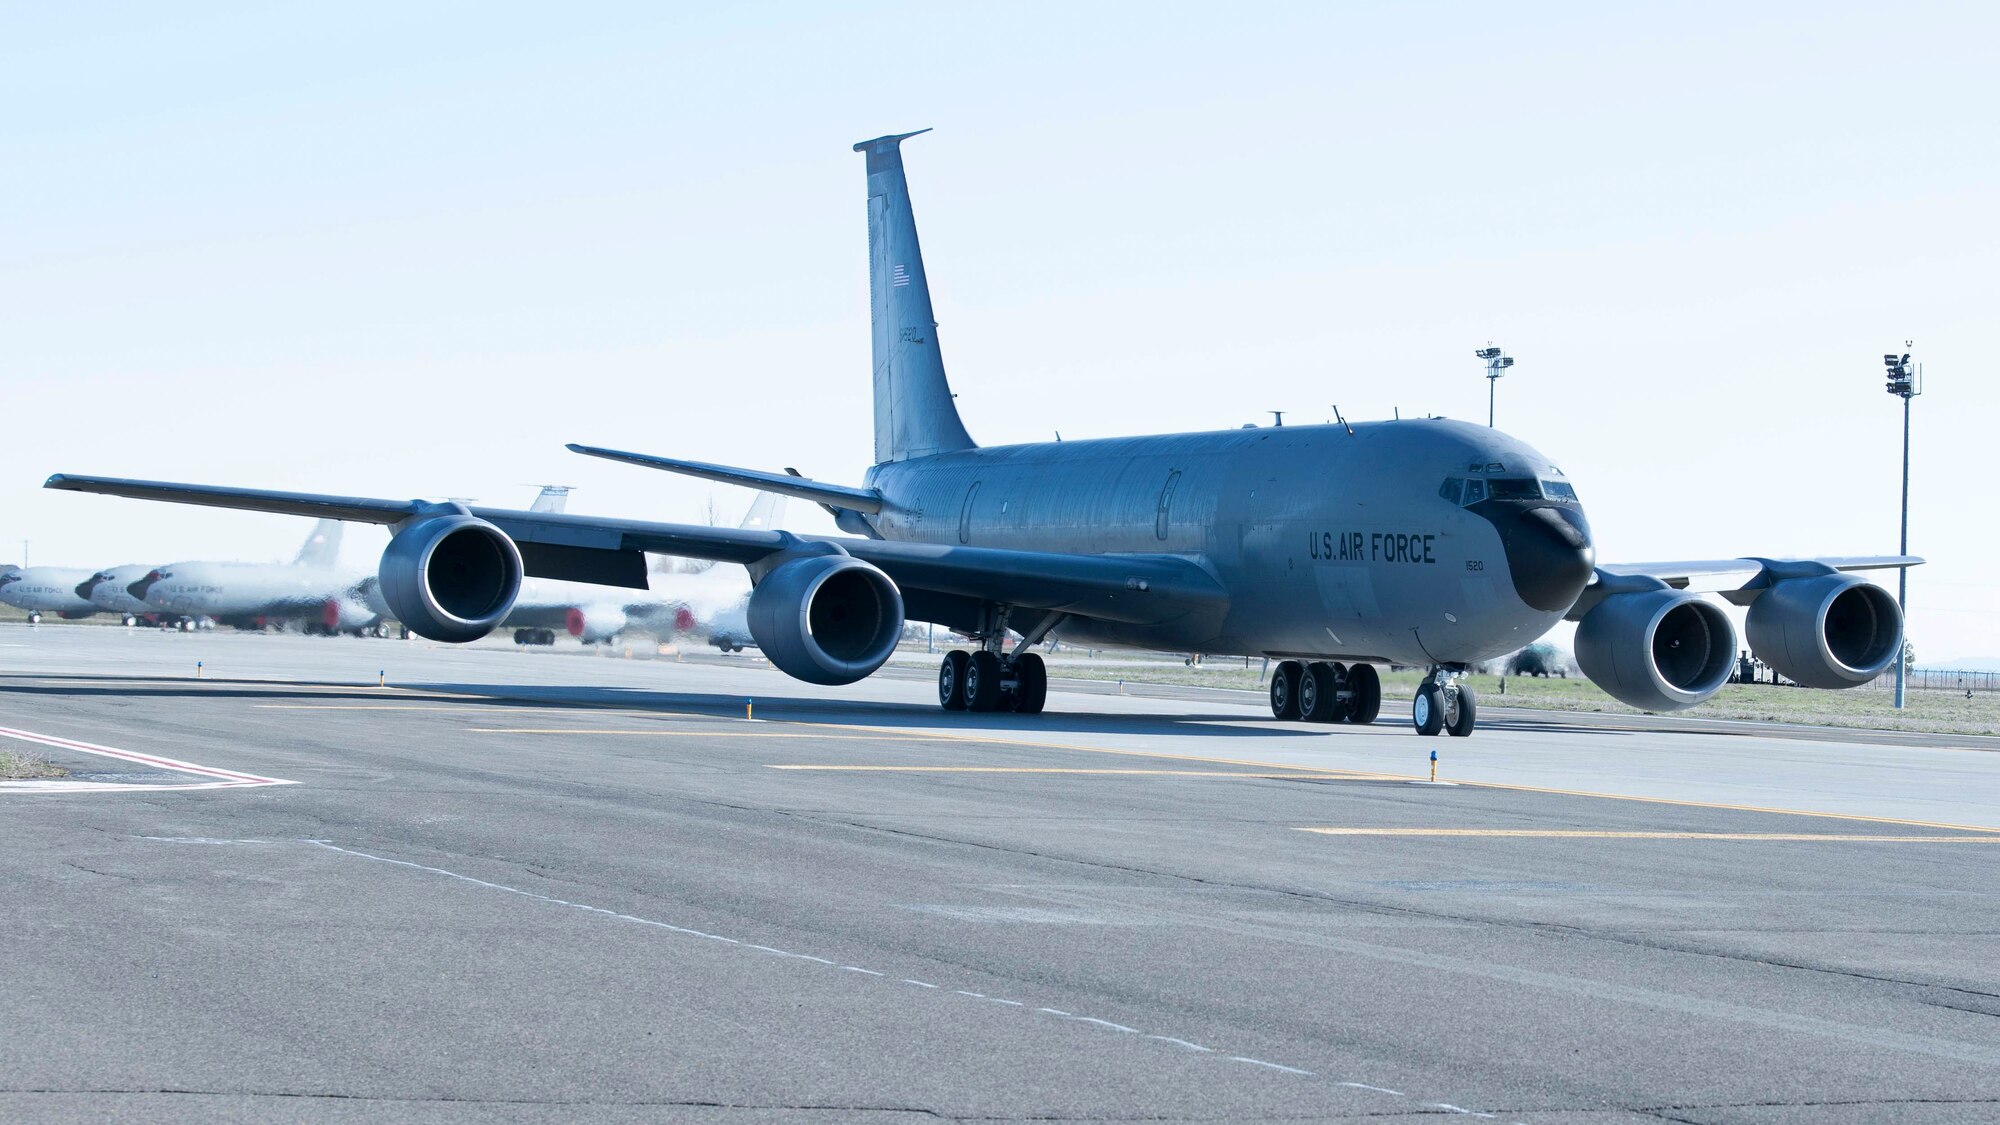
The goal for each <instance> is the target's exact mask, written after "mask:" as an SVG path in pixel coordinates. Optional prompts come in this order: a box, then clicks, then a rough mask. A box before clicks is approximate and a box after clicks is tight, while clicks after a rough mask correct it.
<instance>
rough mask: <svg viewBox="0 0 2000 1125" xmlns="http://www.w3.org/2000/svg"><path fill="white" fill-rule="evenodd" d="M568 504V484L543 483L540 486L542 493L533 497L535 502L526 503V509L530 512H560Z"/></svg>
mask: <svg viewBox="0 0 2000 1125" xmlns="http://www.w3.org/2000/svg"><path fill="white" fill-rule="evenodd" d="M568 506H569V485H566V484H545V485H543V486H542V494H541V495H540V496H537V497H535V502H534V503H532V504H530V505H528V510H529V511H531V512H561V511H562V510H563V509H564V508H565V507H568Z"/></svg>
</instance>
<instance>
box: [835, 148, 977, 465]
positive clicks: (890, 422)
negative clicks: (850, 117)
mask: <svg viewBox="0 0 2000 1125" xmlns="http://www.w3.org/2000/svg"><path fill="white" fill-rule="evenodd" d="M929 131H930V130H928V129H920V130H918V132H923V133H927V132H929ZM916 135H917V134H916V133H904V134H901V135H900V136H894V137H877V138H876V139H874V140H872V141H862V142H861V143H860V144H858V145H855V146H854V151H856V152H861V153H866V154H867V155H868V314H869V320H870V322H871V323H872V325H873V326H874V330H875V349H874V350H875V461H876V463H877V464H880V463H881V462H884V461H904V460H908V459H909V458H912V457H927V456H929V455H931V454H933V453H949V452H951V451H952V450H955V449H970V448H972V447H973V441H972V438H971V437H969V436H968V435H967V434H966V432H965V425H964V423H962V422H960V421H959V419H958V407H957V406H955V405H954V404H953V403H952V401H951V386H950V385H949V384H948V383H946V382H945V377H944V358H943V356H942V354H941V353H940V352H939V351H938V342H937V319H936V318H935V317H934V316H933V315H932V313H931V287H930V282H929V281H928V280H927V279H926V278H925V276H924V255H923V251H922V250H920V249H919V248H918V246H917V221H916V219H915V217H913V216H912V215H911V213H910V186H909V183H908V182H907V181H906V180H905V179H904V178H903V152H902V147H901V146H902V143H903V142H904V141H905V140H907V139H909V138H910V137H914V136H916Z"/></svg>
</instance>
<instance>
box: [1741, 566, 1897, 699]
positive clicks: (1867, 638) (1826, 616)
mask: <svg viewBox="0 0 2000 1125" xmlns="http://www.w3.org/2000/svg"><path fill="white" fill-rule="evenodd" d="M1744 631H1745V632H1747V633H1749V635H1750V650H1751V651H1752V652H1755V653H1756V654H1757V656H1758V658H1759V659H1761V660H1763V661H1764V663H1766V664H1769V665H1770V666H1771V667H1773V668H1776V669H1777V670H1778V671H1779V672H1780V673H1783V674H1784V675H1785V676H1786V677H1788V678H1790V679H1792V680H1794V681H1796V682H1798V683H1800V684H1803V685H1804V686H1806V687H1814V688H1847V687H1854V686H1855V685H1857V684H1865V683H1867V682H1868V681H1870V680H1872V679H1874V678H1875V677H1877V676H1879V675H1881V674H1882V673H1883V671H1885V670H1886V669H1888V668H1889V667H1890V666H1891V665H1893V664H1894V663H1895V662H1896V653H1897V652H1898V651H1899V650H1901V648H1902V647H1903V644H1902V642H1903V611H1902V609H1901V608H1900V607H1898V606H1897V605H1896V599H1895V598H1893V597H1891V596H1890V595H1889V591H1887V590H1884V589H1883V588H1882V587H1880V586H1877V585H1876V584H1874V583H1873V582H1870V581H1868V580H1867V579H1865V578H1859V577H1856V576H1855V575H1852V574H1841V573H1839V572H1837V571H1833V570H1831V569H1829V570H1828V571H1827V572H1826V573H1825V574H1821V575H1818V576H1815V577H1810V578H1787V579H1781V580H1780V581H1777V582H1774V583H1772V584H1771V588H1770V589H1768V590H1765V591H1764V592H1763V593H1762V594H1760V595H1758V597H1757V600H1756V601H1754V602H1751V603H1750V614H1749V619H1748V620H1747V621H1746V622H1745V630H1744Z"/></svg>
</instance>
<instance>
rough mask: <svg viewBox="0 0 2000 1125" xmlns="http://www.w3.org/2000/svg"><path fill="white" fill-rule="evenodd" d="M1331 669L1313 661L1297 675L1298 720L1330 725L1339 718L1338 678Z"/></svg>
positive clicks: (1320, 662)
mask: <svg viewBox="0 0 2000 1125" xmlns="http://www.w3.org/2000/svg"><path fill="white" fill-rule="evenodd" d="M1333 668H1334V666H1333V665H1331V664H1327V663H1324V662H1322V661H1318V660H1315V661H1313V662H1312V663H1311V664H1308V665H1306V666H1305V668H1304V670H1302V671H1301V672H1300V673H1299V718H1301V719H1303V720H1305V721H1306V722H1308V723H1330V722H1333V721H1334V720H1335V719H1336V718H1338V717H1339V715H1340V697H1339V695H1338V694H1336V693H1337V692H1338V691H1339V690H1340V689H1339V677H1338V676H1336V675H1335V674H1334V671H1333Z"/></svg>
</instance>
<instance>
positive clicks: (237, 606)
mask: <svg viewBox="0 0 2000 1125" xmlns="http://www.w3.org/2000/svg"><path fill="white" fill-rule="evenodd" d="M341 531H342V528H341V524H340V521H339V520H336V519H332V518H322V519H321V520H320V521H319V522H318V523H317V524H315V525H314V527H313V529H312V532H311V534H309V535H307V536H306V541H305V543H304V544H302V545H301V546H300V547H299V553H298V554H297V555H296V556H294V557H293V559H292V561H291V562H290V563H248V562H177V563H169V564H167V565H166V566H160V567H154V568H152V569H150V570H148V571H146V572H145V573H144V574H142V575H140V576H139V578H138V579H137V580H135V581H133V582H130V583H128V584H127V586H126V587H125V590H126V593H128V594H130V595H131V596H132V597H134V598H137V599H139V600H140V601H141V602H144V603H145V604H146V605H147V606H149V607H151V610H152V611H153V612H155V613H158V614H160V615H161V616H162V617H163V618H165V619H167V620H169V621H172V622H174V623H175V624H177V625H178V626H179V627H180V628H182V629H184V630H186V629H193V628H196V627H198V626H199V625H200V624H201V623H202V622H203V621H204V620H208V621H220V622H222V623H223V624H226V625H237V626H260V625H264V624H267V623H269V622H272V621H302V622H306V623H307V624H308V625H310V626H313V627H322V626H326V627H335V622H337V623H338V626H337V627H342V628H361V627H363V626H364V625H366V624H372V623H373V620H374V618H375V617H376V615H375V614H374V613H372V612H371V611H368V610H367V609H366V605H365V598H364V596H363V594H362V589H363V583H364V581H365V580H364V579H362V578H361V577H360V576H359V575H356V574H351V573H345V572H342V571H340V570H338V569H337V563H338V560H339V558H340V539H341Z"/></svg>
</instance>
